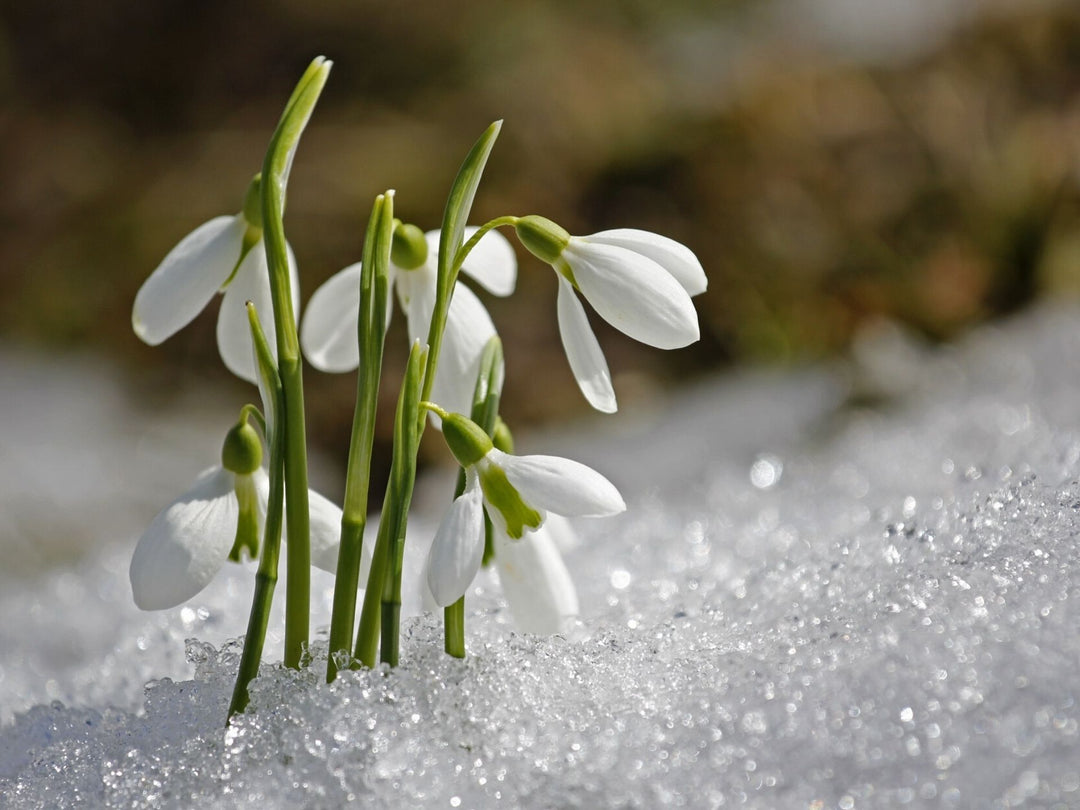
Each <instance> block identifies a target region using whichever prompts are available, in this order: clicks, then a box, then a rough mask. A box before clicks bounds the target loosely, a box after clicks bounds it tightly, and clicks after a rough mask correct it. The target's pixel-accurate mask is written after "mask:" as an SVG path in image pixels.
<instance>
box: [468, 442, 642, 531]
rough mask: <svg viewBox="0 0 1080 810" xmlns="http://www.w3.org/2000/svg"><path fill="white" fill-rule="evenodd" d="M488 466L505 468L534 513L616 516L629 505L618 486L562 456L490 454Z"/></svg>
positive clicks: (572, 515) (493, 452)
mask: <svg viewBox="0 0 1080 810" xmlns="http://www.w3.org/2000/svg"><path fill="white" fill-rule="evenodd" d="M486 459H487V461H488V462H489V463H491V464H495V465H497V466H499V467H502V469H503V471H504V472H505V473H506V478H507V480H508V481H509V482H510V483H511V485H513V487H514V488H515V489H516V490H517V491H518V493H520V495H521V497H522V499H523V500H524V501H525V502H526V503H527V504H528V505H529V506H531V507H533V508H534V509H544V510H547V511H549V512H555V513H556V514H559V515H567V516H570V517H577V516H580V517H601V516H604V515H616V514H618V513H619V512H622V511H624V510H625V509H626V503H625V502H624V501H623V499H622V495H620V494H619V490H617V489H616V488H615V485H614V484H612V483H611V482H610V481H608V480H607V479H606V478H605V477H604V476H602V475H601V474H600V473H598V472H597V471H596V470H594V469H593V468H592V467H587V466H585V465H584V464H581V463H579V462H577V461H572V460H570V459H568V458H561V457H559V456H512V455H509V454H507V453H503V452H502V451H500V450H497V449H493V450H490V451H489V452H488V454H487V456H486Z"/></svg>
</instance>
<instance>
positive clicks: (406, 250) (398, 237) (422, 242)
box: [390, 222, 428, 270]
mask: <svg viewBox="0 0 1080 810" xmlns="http://www.w3.org/2000/svg"><path fill="white" fill-rule="evenodd" d="M427 258H428V244H427V239H426V238H425V236H424V232H423V231H422V230H420V229H419V228H418V227H416V226H415V225H410V224H408V223H405V222H397V223H395V226H394V238H393V241H392V242H391V243H390V261H392V262H393V263H394V265H395V266H397V267H399V268H401V269H402V270H415V269H416V268H418V267H422V266H423V265H424V263H425V262H426V261H427Z"/></svg>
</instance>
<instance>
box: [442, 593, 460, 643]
mask: <svg viewBox="0 0 1080 810" xmlns="http://www.w3.org/2000/svg"><path fill="white" fill-rule="evenodd" d="M443 643H444V649H445V650H446V654H447V655H450V656H453V657H454V658H464V657H465V597H464V596H462V597H461V598H460V599H458V600H457V601H456V602H454V604H452V605H448V606H447V607H444V608H443Z"/></svg>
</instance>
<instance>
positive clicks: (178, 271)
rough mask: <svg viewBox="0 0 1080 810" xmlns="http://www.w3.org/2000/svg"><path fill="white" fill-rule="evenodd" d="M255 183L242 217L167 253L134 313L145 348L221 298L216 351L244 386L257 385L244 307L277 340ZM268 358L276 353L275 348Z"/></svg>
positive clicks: (292, 265)
mask: <svg viewBox="0 0 1080 810" xmlns="http://www.w3.org/2000/svg"><path fill="white" fill-rule="evenodd" d="M259 183H260V180H259V175H256V176H255V179H254V180H252V181H251V185H250V186H249V187H248V192H247V195H246V197H245V199H244V207H243V210H242V211H241V212H240V213H239V214H236V215H235V216H221V217H215V218H214V219H212V220H210V221H209V222H206V223H204V224H202V225H200V226H199V227H198V228H196V229H195V230H194V231H192V232H191V233H189V234H188V235H187V236H185V237H184V238H183V239H181V240H180V243H179V244H178V245H177V246H176V247H174V248H173V249H172V250H171V251H169V253H168V255H167V256H166V257H165V258H164V259H163V260H162V261H161V264H159V265H158V266H157V269H155V270H154V272H153V273H151V274H150V277H149V278H148V279H146V281H145V282H144V283H143V285H142V287H141V288H140V289H139V292H138V294H136V296H135V306H134V308H133V309H132V312H131V325H132V328H133V329H134V330H135V334H136V335H138V336H139V338H141V339H142V340H143V341H144V342H145V343H148V344H150V345H151V346H157V345H158V344H159V343H161V342H162V341H164V340H165V339H166V338H169V337H171V336H172V335H174V334H176V332H178V331H180V329H182V328H183V327H185V326H187V325H188V324H189V323H191V321H192V320H194V319H195V316H196V315H198V314H199V313H200V312H202V310H203V308H204V307H205V306H206V305H207V304H208V303H210V299H211V298H213V297H214V294H215V293H217V292H223V293H224V299H223V300H222V302H221V310H220V311H219V313H218V322H217V343H218V351H219V352H220V353H221V359H222V361H224V363H225V366H226V367H227V368H228V369H229V371H231V372H232V373H233V374H235V375H236V376H238V377H241V378H242V379H245V380H247V381H248V382H255V377H256V372H255V366H254V364H253V362H252V348H251V332H250V330H249V328H248V318H247V311H246V310H245V308H244V304H245V302H247V301H252V302H254V304H255V305H256V307H257V308H258V311H259V318H260V320H261V322H262V326H263V331H264V332H265V333H266V334H268V335H273V334H274V314H273V313H274V307H273V302H272V300H271V297H270V273H269V269H268V268H267V262H266V248H265V247H264V245H263V241H262V216H261V213H260V202H259ZM288 256H289V275H290V280H291V283H292V296H293V301H294V302H296V301H298V300H299V298H300V283H299V279H298V277H297V273H296V259H295V258H294V256H293V254H292V249H291V248H289V249H288ZM271 350H272V351H275V352H276V350H277V347H276V345H275V342H274V341H273V340H271Z"/></svg>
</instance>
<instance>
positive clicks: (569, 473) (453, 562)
mask: <svg viewBox="0 0 1080 810" xmlns="http://www.w3.org/2000/svg"><path fill="white" fill-rule="evenodd" d="M427 405H428V407H430V409H432V410H435V412H436V413H437V414H438V415H439V416H440V417H442V420H443V435H444V437H445V438H446V443H447V445H448V446H449V447H450V450H451V452H452V453H453V454H454V456H455V458H456V459H457V460H458V463H459V464H461V466H462V467H464V469H465V490H464V492H463V493H462V494H461V495H460V496H459V497H458V498H457V499H456V500H455V501H454V502H453V503H452V504H451V505H450V508H449V509H448V510H447V513H446V516H445V517H444V518H443V521H442V524H441V525H440V526H439V529H438V531H437V532H436V534H435V539H434V540H433V541H432V544H431V550H430V551H429V553H428V559H427V581H428V587H429V588H430V589H431V593H432V595H433V596H434V597H435V602H436V604H438V605H439V606H440V607H446V606H447V605H450V604H453V603H454V602H456V601H457V600H458V599H460V598H461V596H462V595H463V594H464V593H465V591H466V590H467V589H468V587H469V584H470V583H471V582H472V581H473V579H474V577H475V576H476V573H477V571H479V569H480V563H481V561H482V559H483V556H484V513H485V512H486V513H487V515H488V517H489V518H491V522H492V524H493V526H494V527H495V530H496V532H498V533H500V534H502V535H504V536H505V537H507V538H508V539H509V541H510V542H516V541H519V540H520V539H521V538H522V537H523V536H524V535H525V534H526V533H527V532H533V531H535V530H536V529H538V528H540V527H541V526H542V525H543V523H544V518H545V517H546V515H547V513H548V512H549V511H550V512H554V513H555V514H559V515H566V516H581V517H586V516H587V517H603V516H607V515H615V514H618V513H619V512H622V511H624V510H625V509H626V504H625V503H624V502H623V499H622V496H621V495H620V494H619V491H618V490H617V489H616V488H615V486H614V485H613V484H612V483H611V482H610V481H608V480H607V479H606V478H604V476H602V475H601V474H600V473H598V472H596V471H595V470H593V469H592V468H590V467H586V466H585V465H584V464H579V463H578V462H576V461H571V460H569V459H565V458H558V457H556V456H514V455H510V454H509V453H504V452H502V451H501V450H498V449H496V448H495V447H494V445H493V444H492V442H491V439H490V438H489V437H488V435H487V434H486V433H484V431H483V429H482V428H480V427H479V426H478V425H477V424H476V423H475V422H473V421H472V420H470V419H467V418H466V417H464V416H462V415H461V414H457V413H447V412H446V411H443V410H442V409H441V408H439V409H437V410H436V408H437V407H438V406H432V405H431V404H430V403H427ZM497 555H498V552H496V556H497Z"/></svg>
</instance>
